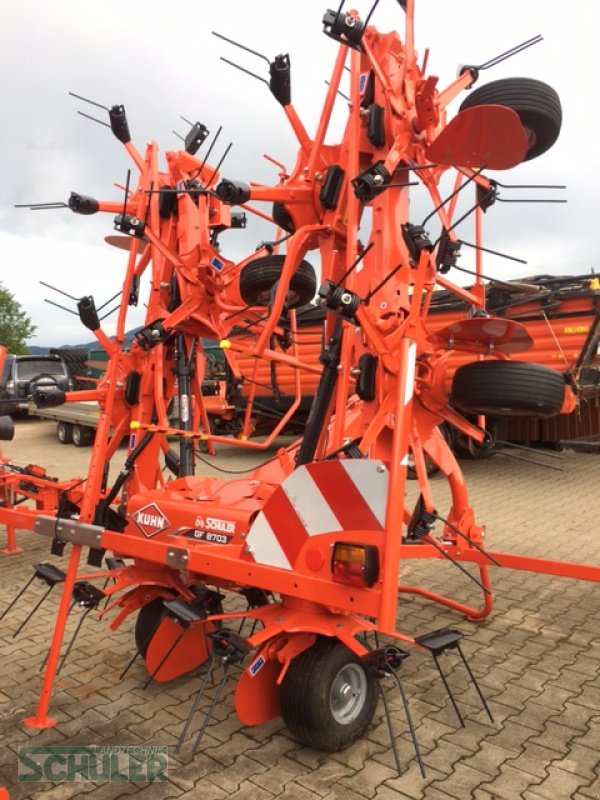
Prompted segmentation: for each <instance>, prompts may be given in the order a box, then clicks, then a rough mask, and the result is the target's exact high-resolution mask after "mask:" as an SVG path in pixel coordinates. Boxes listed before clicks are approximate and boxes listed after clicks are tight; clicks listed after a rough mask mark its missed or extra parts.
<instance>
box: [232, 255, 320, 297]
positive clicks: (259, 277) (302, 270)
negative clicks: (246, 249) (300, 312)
mask: <svg viewBox="0 0 600 800" xmlns="http://www.w3.org/2000/svg"><path fill="white" fill-rule="evenodd" d="M284 261H285V256H283V255H276V256H263V257H262V258H255V259H254V260H253V261H249V262H248V263H247V264H246V265H245V266H244V267H243V269H242V272H241V275H240V294H241V295H242V299H243V301H244V302H245V303H248V305H251V306H267V305H268V304H269V298H270V293H271V289H272V288H273V286H274V284H275V283H276V282H277V281H278V280H279V276H280V275H281V269H282V267H283V262H284ZM316 292H317V276H316V275H315V270H314V268H313V266H312V264H309V263H308V261H301V262H300V264H299V265H298V268H297V270H296V271H295V272H294V274H293V276H292V279H291V281H290V285H289V288H288V295H287V302H288V307H289V308H297V307H298V306H305V305H306V304H307V303H310V301H311V300H312V299H313V297H314V296H315V294H316Z"/></svg>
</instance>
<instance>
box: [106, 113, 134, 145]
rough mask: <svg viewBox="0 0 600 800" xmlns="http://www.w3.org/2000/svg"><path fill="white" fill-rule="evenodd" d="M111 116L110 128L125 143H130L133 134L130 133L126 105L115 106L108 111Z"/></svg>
mask: <svg viewBox="0 0 600 800" xmlns="http://www.w3.org/2000/svg"><path fill="white" fill-rule="evenodd" d="M108 116H109V118H110V129H111V130H112V132H113V133H114V135H115V136H116V137H117V139H118V140H119V141H120V142H122V143H123V144H129V142H130V141H131V134H130V133H129V124H128V122H127V116H126V114H125V106H113V107H112V108H111V109H110V111H109V112H108Z"/></svg>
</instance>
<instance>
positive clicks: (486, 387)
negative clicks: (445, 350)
mask: <svg viewBox="0 0 600 800" xmlns="http://www.w3.org/2000/svg"><path fill="white" fill-rule="evenodd" d="M564 388H565V382H564V378H563V376H562V375H561V374H560V373H559V372H556V371H555V370H553V369H549V368H548V367H543V366H541V365H540V364H527V363H522V362H518V361H474V362H473V363H472V364H465V365H464V366H462V367H459V368H458V369H457V370H456V372H455V373H454V379H453V381H452V391H451V394H450V405H452V406H454V407H455V408H458V409H459V410H460V411H463V412H465V413H468V414H490V415H492V416H500V417H511V416H516V417H522V416H530V417H551V416H553V415H554V414H558V413H559V411H560V409H561V408H562V404H563V398H564Z"/></svg>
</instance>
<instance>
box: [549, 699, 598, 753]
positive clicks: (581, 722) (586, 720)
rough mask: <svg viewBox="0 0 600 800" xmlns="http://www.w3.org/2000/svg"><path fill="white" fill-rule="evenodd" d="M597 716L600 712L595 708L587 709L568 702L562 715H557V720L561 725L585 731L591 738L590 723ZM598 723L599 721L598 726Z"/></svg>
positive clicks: (561, 712)
mask: <svg viewBox="0 0 600 800" xmlns="http://www.w3.org/2000/svg"><path fill="white" fill-rule="evenodd" d="M597 714H598V712H597V710H596V709H594V708H586V707H585V706H582V705H579V704H577V703H574V702H571V701H568V702H566V703H565V705H564V707H563V709H562V710H561V711H560V713H559V714H557V715H556V720H557V721H558V722H560V724H561V725H566V726H567V727H569V728H576V729H577V730H578V731H585V735H586V736H589V728H590V723H591V722H592V720H593V719H594V717H597ZM597 722H598V720H597V721H596V724H597ZM599 746H600V743H599ZM599 749H600V748H599Z"/></svg>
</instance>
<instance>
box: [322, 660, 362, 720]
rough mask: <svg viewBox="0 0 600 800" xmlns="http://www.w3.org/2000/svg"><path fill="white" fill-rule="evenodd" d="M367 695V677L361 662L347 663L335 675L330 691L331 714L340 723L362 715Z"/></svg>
mask: <svg viewBox="0 0 600 800" xmlns="http://www.w3.org/2000/svg"><path fill="white" fill-rule="evenodd" d="M366 696H367V677H366V675H365V672H364V670H363V669H362V667H361V666H360V665H359V664H346V665H345V666H344V667H342V668H341V670H340V671H339V672H338V674H337V675H336V676H335V678H334V680H333V683H332V684H331V690H330V692H329V705H330V708H331V715H332V716H333V718H334V720H335V721H336V722H337V723H339V724H340V725H350V723H352V722H354V720H355V719H357V718H358V717H359V716H360V713H361V711H362V709H363V707H364V705H365V700H366Z"/></svg>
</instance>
